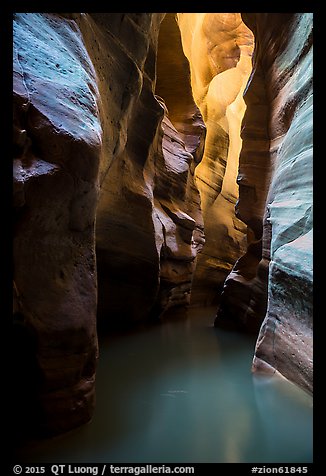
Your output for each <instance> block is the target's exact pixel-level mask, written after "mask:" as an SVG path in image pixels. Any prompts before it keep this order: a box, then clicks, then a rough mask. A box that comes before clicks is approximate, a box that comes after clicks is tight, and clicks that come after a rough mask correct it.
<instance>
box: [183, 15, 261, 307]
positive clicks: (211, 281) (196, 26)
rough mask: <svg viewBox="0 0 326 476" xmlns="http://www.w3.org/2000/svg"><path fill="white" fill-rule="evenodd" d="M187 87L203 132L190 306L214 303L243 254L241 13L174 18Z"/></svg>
mask: <svg viewBox="0 0 326 476" xmlns="http://www.w3.org/2000/svg"><path fill="white" fill-rule="evenodd" d="M178 24H179V27H180V31H181V37H182V45H183V49H184V52H185V55H186V56H187V58H188V60H189V63H190V71H191V86H192V91H193V96H194V100H195V101H196V104H197V105H198V107H199V109H200V111H201V113H202V116H203V119H204V121H205V124H206V127H207V135H206V142H205V149H204V155H203V159H202V161H201V162H200V164H199V165H198V166H197V168H196V172H195V177H196V184H197V186H198V189H199V192H200V196H201V207H202V213H203V219H204V226H205V245H204V247H203V249H202V251H201V253H200V254H199V255H198V258H197V266H196V271H195V276H194V280H193V287H192V296H191V302H192V304H194V305H196V304H197V305H209V304H211V303H212V302H216V300H217V299H218V296H219V294H220V292H221V289H222V286H223V282H224V280H225V278H226V276H227V274H228V273H229V272H230V271H231V269H232V267H233V265H234V263H235V262H236V260H237V259H238V258H239V256H240V255H241V254H242V253H243V252H244V251H245V248H246V241H247V236H246V233H247V228H246V226H245V224H244V223H243V222H242V221H240V220H239V219H238V218H237V217H236V215H235V204H236V201H237V199H238V185H237V183H236V177H237V173H238V163H239V153H240V149H241V139H240V127H241V120H242V117H243V114H244V110H245V104H244V101H243V98H242V94H243V90H244V88H245V85H246V83H247V80H248V77H249V74H250V72H251V55H252V50H253V35H252V32H251V30H250V29H249V28H248V27H247V26H246V25H245V24H244V23H243V21H242V19H241V15H240V13H178Z"/></svg>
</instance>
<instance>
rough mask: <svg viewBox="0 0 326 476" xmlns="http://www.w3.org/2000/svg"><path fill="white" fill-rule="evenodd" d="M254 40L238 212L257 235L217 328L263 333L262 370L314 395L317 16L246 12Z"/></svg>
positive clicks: (228, 285) (258, 356)
mask: <svg viewBox="0 0 326 476" xmlns="http://www.w3.org/2000/svg"><path fill="white" fill-rule="evenodd" d="M243 18H244V20H245V22H246V23H247V25H248V26H249V27H250V28H251V29H252V31H253V32H254V34H255V41H256V48H255V55H254V71H253V75H252V77H251V80H250V82H249V85H248V87H247V90H246V94H245V101H246V104H247V110H246V114H245V118H244V122H243V129H244V131H243V134H242V138H243V149H242V152H241V156H240V166H239V175H238V182H239V188H240V196H239V202H238V205H237V215H238V216H239V217H240V218H241V219H242V220H243V221H244V222H245V223H247V225H248V228H249V229H250V230H251V240H250V243H249V246H248V249H247V252H246V253H245V255H244V256H243V257H241V258H240V259H239V260H238V262H237V263H236V265H235V267H234V269H233V270H232V272H231V273H230V275H229V276H228V278H227V280H226V282H225V286H224V291H223V296H222V303H221V307H220V312H219V313H218V315H217V319H216V323H217V324H219V323H220V322H221V321H227V320H233V321H234V322H236V323H237V324H240V325H241V326H242V327H243V328H247V329H248V328H249V329H255V328H257V326H259V324H260V323H261V321H262V320H263V323H262V326H261V329H260V332H259V336H258V340H257V345H256V351H255V357H254V362H253V370H254V371H264V372H275V371H277V372H279V373H280V374H282V375H283V376H285V377H286V378H288V379H289V380H291V381H293V382H295V383H297V384H298V385H300V386H301V387H303V388H305V389H306V390H308V391H312V280H313V275H312V237H313V235H312V233H313V232H312V229H313V223H312V190H313V186H312V98H313V95H312V14H310V13H300V14H299V13H297V14H295V13H289V14H282V13H273V14H269V13H257V14H243Z"/></svg>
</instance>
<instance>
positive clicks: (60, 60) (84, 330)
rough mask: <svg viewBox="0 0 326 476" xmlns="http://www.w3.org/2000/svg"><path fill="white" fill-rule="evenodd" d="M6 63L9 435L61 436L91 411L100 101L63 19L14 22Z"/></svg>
mask: <svg viewBox="0 0 326 476" xmlns="http://www.w3.org/2000/svg"><path fill="white" fill-rule="evenodd" d="M13 62H14V64H13V67H14V78H13V79H14V82H13V87H14V145H15V149H14V211H15V222H14V223H15V238H14V298H15V303H14V322H15V326H14V333H15V335H16V336H17V340H15V342H16V345H17V348H15V353H14V354H15V373H14V387H15V388H14V396H15V399H16V400H15V407H16V410H17V413H15V415H16V418H17V431H18V432H19V428H20V425H21V423H22V421H25V423H28V422H32V423H33V424H32V427H33V428H35V427H41V429H42V430H43V431H48V430H50V431H53V432H60V431H64V430H66V429H69V428H71V427H74V426H76V425H79V424H80V423H82V422H85V421H87V420H88V419H89V418H90V417H91V414H92V411H93V405H94V377H95V364H96V358H97V338H96V269H95V268H96V265H95V249H94V219H95V209H96V203H97V194H98V182H97V176H98V169H99V163H100V150H101V141H102V128H101V121H100V117H99V110H98V104H97V103H98V100H99V91H98V87H97V78H96V72H95V70H94V67H93V65H92V63H91V61H90V58H89V56H88V54H87V51H86V49H85V45H84V43H83V41H82V38H81V36H80V33H79V31H78V28H77V26H76V24H75V22H73V21H72V20H68V19H65V18H63V17H61V16H58V15H53V14H37V13H35V14H31V13H26V14H16V15H15V18H14V56H13ZM31 401H33V406H31V407H30V406H29V403H30V402H31ZM26 420H28V421H27V422H26Z"/></svg>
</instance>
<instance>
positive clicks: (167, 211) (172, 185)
mask: <svg viewBox="0 0 326 476" xmlns="http://www.w3.org/2000/svg"><path fill="white" fill-rule="evenodd" d="M163 17H164V14H155V13H153V14H151V13H147V14H146V13H144V14H138V13H128V14H123V13H121V14H117V13H114V14H109V13H105V14H103V13H102V14H96V13H94V14H81V13H71V14H31V13H27V14H16V15H15V19H14V46H15V48H14V145H15V150H14V210H15V238H14V319H15V327H14V329H15V336H16V346H17V348H16V353H15V382H16V384H15V385H16V386H15V394H16V395H17V402H16V403H15V406H16V407H17V409H19V411H18V412H17V416H16V417H17V424H18V425H20V424H21V422H22V421H24V419H25V424H26V426H27V425H28V424H29V423H32V426H33V427H35V428H37V429H40V430H41V431H44V432H49V433H57V432H61V431H65V430H67V429H70V428H73V427H75V426H77V425H79V424H81V423H83V422H85V421H87V420H89V418H90V417H91V414H92V411H93V406H94V378H95V367H96V359H97V352H98V351H97V337H96V313H98V317H99V319H100V324H101V323H102V324H103V325H106V323H107V324H108V325H110V326H112V325H119V326H120V325H125V324H128V323H131V322H134V321H139V320H144V319H147V318H149V317H150V316H151V315H156V316H157V315H160V314H161V313H163V312H164V311H165V310H166V309H168V308H169V307H171V306H174V305H181V304H182V305H184V304H188V303H189V297H190V287H191V280H192V273H193V269H194V263H195V258H196V254H197V251H198V249H200V246H201V245H202V242H203V224H202V217H201V211H200V199H199V194H198V190H197V188H196V185H195V183H194V168H195V161H196V162H197V163H198V162H199V161H200V158H201V154H202V149H203V138H204V132H205V127H204V124H203V122H202V120H201V116H200V113H199V111H198V109H197V108H196V107H195V105H194V103H193V101H192V99H191V98H190V99H189V98H188V101H189V104H190V103H191V107H192V108H193V109H192V110H191V111H192V112H191V114H190V116H189V110H188V112H187V114H188V116H187V114H184V115H183V117H181V116H180V117H179V119H178V120H179V125H178V127H179V129H180V132H179V131H178V130H177V129H176V128H175V125H174V124H173V123H172V122H171V119H175V116H174V114H173V111H172V114H171V117H170V116H169V113H168V109H167V107H166V105H165V104H164V101H163V99H162V98H160V97H156V95H155V82H156V57H157V46H158V35H159V27H160V23H161V21H162V19H163ZM164 36H165V39H164ZM166 42H167V39H166V34H165V33H164V29H163V33H162V35H161V37H160V44H161V45H164V43H166ZM179 43H180V39H179ZM160 50H161V53H160V64H161V66H162V65H163V69H164V63H165V62H166V58H165V56H166V54H167V53H166V48H165V49H164V47H163V46H161V47H160ZM178 54H182V50H181V46H180V47H179V50H178V51H176V54H175V56H176V57H178ZM181 72H182V74H183V75H184V78H185V77H186V76H185V75H186V72H187V70H186V69H184V68H183V69H181ZM169 75H171V70H170V71H168V70H167V71H166V74H165V79H164V81H165V82H166V81H168V77H169ZM163 76H164V75H162V78H163ZM179 79H180V78H179ZM164 81H163V83H164ZM187 81H188V83H189V78H187ZM163 83H162V82H161V84H163ZM175 84H176V82H175ZM191 101H192V102H191ZM186 116H187V117H186ZM176 124H177V123H176ZM185 144H187V146H186V145H185ZM95 237H96V238H95ZM95 247H96V259H95ZM20 395H24V399H23V401H21V400H20Z"/></svg>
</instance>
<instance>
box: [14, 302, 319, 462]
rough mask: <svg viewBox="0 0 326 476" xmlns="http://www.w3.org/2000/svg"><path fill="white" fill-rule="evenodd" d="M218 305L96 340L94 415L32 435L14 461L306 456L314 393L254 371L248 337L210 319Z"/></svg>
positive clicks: (245, 459)
mask: <svg viewBox="0 0 326 476" xmlns="http://www.w3.org/2000/svg"><path fill="white" fill-rule="evenodd" d="M214 313H215V308H204V309H196V310H195V309H191V310H188V312H186V311H184V310H183V311H181V310H180V311H171V312H170V313H169V315H168V316H167V318H166V319H165V320H164V322H162V323H159V324H156V325H153V326H149V327H145V328H142V329H139V330H135V331H129V332H125V333H120V334H112V335H111V336H107V337H103V338H100V341H99V343H100V349H101V351H100V359H99V367H98V370H97V384H96V394H97V402H96V410H95V414H94V417H93V420H92V421H91V422H90V423H89V424H88V425H86V426H84V427H82V428H80V429H78V430H75V431H73V432H71V433H69V434H66V435H63V436H60V437H56V438H53V439H50V440H45V441H40V442H38V443H36V442H34V443H30V444H28V445H27V446H25V447H24V448H23V449H21V450H20V451H19V452H18V455H17V461H24V462H30V463H31V462H33V463H40V462H51V463H57V464H58V463H69V462H72V461H73V462H76V463H77V462H108V461H109V462H111V463H121V462H123V463H128V462H129V463H146V462H153V463H168V462H170V463H173V462H175V463H188V462H189V463H196V462H202V463H209V462H211V463H220V462H226V463H239V462H247V463H248V462H257V463H258V462H262V463H267V462H275V463H282V462H285V463H286V462H289V461H291V462H292V463H295V462H298V463H307V462H311V461H312V397H311V396H309V395H308V394H306V393H305V392H304V391H303V390H301V389H299V388H298V387H296V386H295V385H293V384H291V383H289V382H288V381H286V380H284V379H277V378H275V377H274V378H269V377H261V376H255V377H253V375H252V374H251V372H250V362H251V359H252V353H253V350H254V345H255V339H254V337H253V336H250V335H243V334H238V333H233V332H228V331H224V330H221V329H216V328H214V327H213V324H212V321H213V320H214Z"/></svg>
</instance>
